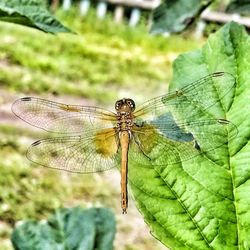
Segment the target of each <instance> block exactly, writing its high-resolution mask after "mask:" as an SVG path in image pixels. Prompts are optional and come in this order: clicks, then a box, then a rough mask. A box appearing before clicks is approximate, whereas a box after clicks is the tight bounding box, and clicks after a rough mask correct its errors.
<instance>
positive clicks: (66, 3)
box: [63, 0, 71, 10]
mask: <svg viewBox="0 0 250 250" xmlns="http://www.w3.org/2000/svg"><path fill="white" fill-rule="evenodd" d="M70 6H71V0H63V9H64V10H69V8H70Z"/></svg>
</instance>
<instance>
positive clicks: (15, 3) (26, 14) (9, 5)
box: [0, 0, 71, 33]
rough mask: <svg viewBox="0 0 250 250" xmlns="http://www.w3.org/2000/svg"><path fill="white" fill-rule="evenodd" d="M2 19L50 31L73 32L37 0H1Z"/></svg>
mask: <svg viewBox="0 0 250 250" xmlns="http://www.w3.org/2000/svg"><path fill="white" fill-rule="evenodd" d="M0 21H5V22H11V23H17V24H22V25H26V26H29V27H34V28H37V29H39V30H42V31H44V32H48V33H58V32H71V31H70V29H68V28H66V27H65V26H63V25H62V24H61V23H60V22H59V21H57V20H56V19H55V17H53V16H52V15H51V14H50V13H49V11H48V10H47V9H45V8H44V6H42V5H41V4H40V3H39V2H38V1H35V0H1V1H0Z"/></svg>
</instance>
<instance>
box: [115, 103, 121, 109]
mask: <svg viewBox="0 0 250 250" xmlns="http://www.w3.org/2000/svg"><path fill="white" fill-rule="evenodd" d="M120 107H121V102H120V101H118V102H116V104H115V109H116V110H118V109H119V108H120Z"/></svg>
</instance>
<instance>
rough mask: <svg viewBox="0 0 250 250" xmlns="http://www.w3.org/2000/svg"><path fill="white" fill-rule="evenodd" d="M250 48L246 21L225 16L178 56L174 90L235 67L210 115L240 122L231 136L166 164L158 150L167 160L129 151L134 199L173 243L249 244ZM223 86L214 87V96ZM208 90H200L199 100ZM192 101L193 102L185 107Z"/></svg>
mask: <svg viewBox="0 0 250 250" xmlns="http://www.w3.org/2000/svg"><path fill="white" fill-rule="evenodd" d="M249 51H250V39H249V36H248V35H247V33H246V32H245V30H244V28H243V26H240V25H238V24H236V23H233V22H232V23H229V24H227V25H225V26H224V27H223V28H221V29H220V30H219V31H218V32H217V33H215V34H213V35H211V36H210V37H209V38H208V41H207V42H206V44H205V45H204V47H203V48H202V49H200V50H196V51H193V52H189V53H185V54H182V55H180V56H179V57H178V58H177V59H176V60H175V62H174V72H173V73H174V74H173V79H172V81H171V84H170V90H176V89H179V88H180V87H183V86H185V85H187V84H188V83H190V82H193V81H194V80H197V79H200V78H201V77H204V76H206V75H208V74H209V73H212V72H218V71H224V72H228V73H230V74H232V75H233V76H234V77H235V79H236V85H235V88H232V89H231V91H230V92H229V93H228V94H227V95H226V96H225V97H224V98H223V99H218V100H219V104H220V105H215V106H218V107H216V108H215V107H214V106H213V107H211V109H209V110H213V111H214V112H215V113H214V116H215V117H214V118H224V119H227V120H229V121H231V122H232V123H233V124H235V125H236V126H237V128H238V135H237V136H236V137H235V138H233V139H232V140H229V142H228V144H226V145H224V146H222V147H220V148H217V149H215V150H214V151H211V152H208V153H207V154H200V155H198V156H196V157H193V158H192V159H191V160H186V161H183V162H182V163H176V164H174V165H167V162H168V156H167V155H166V154H162V156H160V157H161V161H164V160H165V163H166V166H164V167H157V166H153V167H152V166H146V164H143V162H142V163H141V164H136V163H135V161H133V160H134V159H130V170H129V180H130V187H131V189H132V192H133V195H134V197H135V200H136V202H137V206H138V208H139V210H140V211H141V213H142V214H143V216H144V219H145V221H146V223H147V224H148V225H149V227H150V229H151V231H152V234H153V235H154V236H155V237H156V238H157V239H159V240H160V241H161V242H162V243H163V244H165V245H166V246H168V247H169V248H171V249H178V250H179V249H202V250H205V249H215V250H217V249H218V250H221V249H223V250H233V249H245V250H247V249H250V195H249V194H250V164H249V159H250V141H249V139H250V119H249V110H250V101H249V100H250V99H249V97H250V74H249V72H250V53H248V52H249ZM211 84H213V83H211ZM224 84H227V82H225V83H224ZM225 86H226V85H225ZM205 87H206V86H204V88H205ZM221 91H223V89H217V91H216V92H217V93H216V94H217V96H219V95H220V92H221ZM206 98H207V95H206V91H204V96H203V98H202V97H201V98H200V99H201V100H200V102H201V103H202V102H206ZM192 107H193V109H194V110H195V109H196V107H195V106H191V107H187V110H190V108H191V109H192ZM183 116H184V117H185V110H184V112H183ZM202 117H203V115H201V119H203V118H202ZM205 132H206V131H204V133H205ZM202 146H206V145H202ZM162 153H164V152H162ZM184 153H185V152H181V153H180V157H182V154H184ZM169 157H171V156H169ZM215 159H217V160H218V159H219V160H220V161H216V160H215Z"/></svg>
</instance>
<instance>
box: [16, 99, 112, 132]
mask: <svg viewBox="0 0 250 250" xmlns="http://www.w3.org/2000/svg"><path fill="white" fill-rule="evenodd" d="M12 111H13V113H14V114H15V115H16V116H18V117H19V118H21V119H22V120H24V121H25V122H27V123H29V124H31V125H33V126H35V127H38V128H41V129H44V130H46V131H49V132H56V133H82V132H84V131H86V130H88V129H92V128H93V127H94V128H96V129H98V128H99V129H101V128H112V127H113V126H114V123H115V121H116V116H115V114H114V113H112V112H110V111H107V110H104V109H101V108H97V107H88V106H80V105H66V104H62V103H57V102H52V101H48V100H44V99H40V98H35V97H24V98H21V99H18V100H16V101H15V102H14V103H13V105H12Z"/></svg>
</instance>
